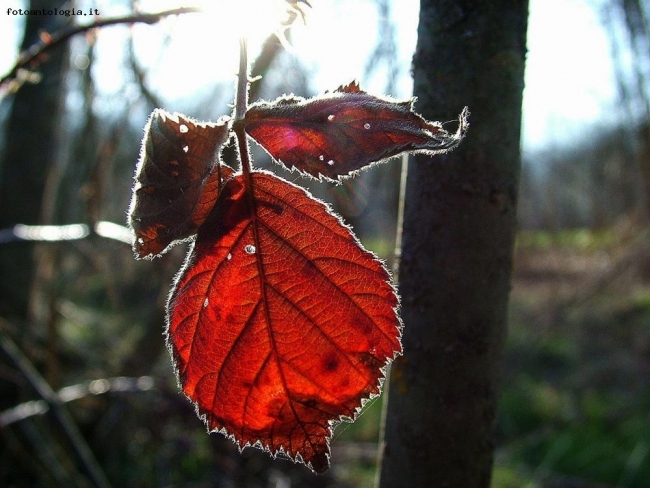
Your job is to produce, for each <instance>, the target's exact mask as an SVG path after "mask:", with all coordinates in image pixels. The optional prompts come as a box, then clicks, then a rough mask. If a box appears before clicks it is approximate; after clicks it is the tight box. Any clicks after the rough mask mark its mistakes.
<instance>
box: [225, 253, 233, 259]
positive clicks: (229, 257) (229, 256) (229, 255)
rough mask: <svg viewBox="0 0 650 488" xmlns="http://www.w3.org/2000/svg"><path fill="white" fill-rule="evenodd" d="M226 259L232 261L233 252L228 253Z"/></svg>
mask: <svg viewBox="0 0 650 488" xmlns="http://www.w3.org/2000/svg"><path fill="white" fill-rule="evenodd" d="M226 259H227V260H228V261H230V260H231V259H232V254H230V253H228V255H227V256H226Z"/></svg>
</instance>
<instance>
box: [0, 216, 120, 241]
mask: <svg viewBox="0 0 650 488" xmlns="http://www.w3.org/2000/svg"><path fill="white" fill-rule="evenodd" d="M92 233H95V234H96V235H98V236H100V237H104V238H106V239H113V240H115V241H118V242H123V243H125V244H131V231H130V230H129V229H127V228H126V227H124V226H123V225H119V224H114V223H113V222H107V221H104V220H100V221H99V222H97V223H96V224H95V225H94V227H93V229H92V230H91V229H90V226H88V225H86V224H68V225H24V224H16V225H14V226H13V227H12V228H11V229H2V230H0V244H7V243H9V242H24V241H31V242H62V241H76V240H78V239H85V238H86V237H88V236H89V235H91V234H92Z"/></svg>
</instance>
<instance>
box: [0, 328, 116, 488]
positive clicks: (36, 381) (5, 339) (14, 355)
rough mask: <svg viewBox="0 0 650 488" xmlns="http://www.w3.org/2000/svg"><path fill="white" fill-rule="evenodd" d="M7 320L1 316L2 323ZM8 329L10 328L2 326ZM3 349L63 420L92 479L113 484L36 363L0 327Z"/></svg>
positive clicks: (71, 443) (57, 419) (103, 485)
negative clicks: (35, 365)
mask: <svg viewBox="0 0 650 488" xmlns="http://www.w3.org/2000/svg"><path fill="white" fill-rule="evenodd" d="M1 322H4V321H3V320H2V319H0V323H1ZM2 329H7V327H4V326H3V327H2ZM0 348H2V350H3V351H4V352H5V354H7V356H9V357H10V358H11V360H12V361H13V362H14V363H15V364H16V366H17V367H18V369H20V371H21V372H22V373H23V375H24V376H25V378H26V379H27V380H28V381H29V383H30V384H31V385H32V387H33V388H34V390H35V391H36V392H37V393H38V394H39V395H40V396H41V398H42V399H43V400H45V401H46V402H47V404H48V406H49V408H50V410H51V411H52V413H53V414H54V418H55V419H56V421H57V422H58V423H59V425H60V427H61V429H62V430H63V432H64V434H65V435H66V437H67V439H68V441H69V442H70V445H71V446H72V449H74V452H75V454H76V456H77V458H78V459H79V462H80V463H81V465H82V466H83V468H84V470H85V471H86V473H87V474H88V476H90V478H91V479H92V482H93V483H94V484H95V485H96V486H99V487H109V486H110V483H109V482H108V479H107V478H106V475H105V474H104V472H103V471H102V468H101V466H100V465H99V463H98V462H97V459H95V456H94V454H93V452H92V450H91V449H90V447H89V446H88V444H87V443H86V441H85V440H84V438H83V436H82V435H81V432H80V431H79V428H78V427H77V424H75V422H74V420H73V419H72V417H71V416H70V413H69V412H68V411H67V410H66V408H65V406H64V404H63V403H62V402H61V400H59V397H58V396H57V394H56V392H54V390H52V388H51V387H50V385H49V384H48V383H47V382H46V381H45V379H43V377H42V376H41V374H40V373H39V372H38V370H37V369H36V367H34V365H33V364H32V362H31V361H30V360H29V359H28V358H27V357H26V356H25V355H24V354H23V353H22V351H21V350H20V348H19V347H18V346H17V345H16V343H14V341H12V340H11V339H10V338H9V336H8V335H7V334H6V333H4V332H2V331H1V330H0Z"/></svg>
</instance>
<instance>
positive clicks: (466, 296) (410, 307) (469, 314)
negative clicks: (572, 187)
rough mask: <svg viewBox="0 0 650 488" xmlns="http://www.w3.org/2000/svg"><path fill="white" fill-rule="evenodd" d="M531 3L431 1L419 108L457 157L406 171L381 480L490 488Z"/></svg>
mask: <svg viewBox="0 0 650 488" xmlns="http://www.w3.org/2000/svg"><path fill="white" fill-rule="evenodd" d="M527 12H528V1H527V0H421V12H420V23H419V28H418V44H417V51H416V54H415V56H414V59H413V76H414V93H415V95H416V96H417V97H418V102H417V104H416V108H417V109H418V111H420V112H421V113H422V114H423V115H424V116H425V117H426V118H428V119H434V120H453V119H455V118H456V117H457V114H458V113H459V112H460V110H461V109H462V108H463V106H464V105H468V106H469V108H470V112H471V116H470V130H469V133H468V136H467V138H466V139H465V141H464V142H463V143H462V144H461V146H460V148H458V149H457V150H456V151H455V152H453V153H450V154H447V155H444V156H436V157H434V158H429V157H425V156H418V157H415V158H412V159H411V161H410V163H409V165H408V173H407V179H406V189H405V207H404V217H403V227H402V229H403V231H402V244H401V258H400V264H399V273H398V279H399V290H400V294H401V296H402V317H403V320H404V334H403V344H404V355H403V356H402V357H401V358H399V359H398V360H397V361H395V363H394V364H393V366H392V370H391V375H390V384H389V388H388V391H389V398H388V405H387V410H386V412H385V427H384V430H385V432H384V444H383V446H382V447H383V453H382V460H381V466H380V479H379V486H381V487H385V488H388V487H390V488H399V487H425V486H426V487H465V488H473V487H488V486H489V484H490V473H491V468H492V456H493V424H494V419H495V411H496V405H497V393H498V386H499V376H500V370H501V367H502V359H501V358H502V349H503V343H504V339H505V336H506V312H507V302H508V294H509V290H510V274H511V259H512V248H513V241H514V233H515V218H516V216H515V208H516V198H517V182H518V175H519V166H520V150H519V139H520V120H521V98H522V89H523V74H524V59H525V36H526V27H527Z"/></svg>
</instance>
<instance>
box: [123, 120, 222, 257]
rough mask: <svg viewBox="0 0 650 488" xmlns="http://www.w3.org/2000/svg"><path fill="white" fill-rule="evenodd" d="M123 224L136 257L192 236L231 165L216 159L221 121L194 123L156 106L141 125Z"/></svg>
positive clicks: (211, 205) (161, 251)
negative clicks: (146, 120) (130, 191)
mask: <svg viewBox="0 0 650 488" xmlns="http://www.w3.org/2000/svg"><path fill="white" fill-rule="evenodd" d="M144 130H145V134H144V139H143V140H142V148H141V150H140V161H139V162H138V166H137V168H136V174H135V187H134V189H133V198H132V200H131V206H130V208H129V217H128V223H129V226H130V227H131V229H132V230H133V235H134V236H133V250H134V251H135V253H136V256H137V257H139V258H152V257H154V256H157V255H160V254H162V253H164V252H165V251H166V250H167V249H168V248H169V247H171V246H172V245H173V244H174V243H175V242H177V241H180V240H183V239H187V238H188V237H190V236H193V235H194V234H196V231H197V229H198V228H199V226H200V225H201V224H202V223H203V221H204V220H205V218H206V217H207V215H208V214H209V212H210V210H211V209H212V207H213V206H214V202H215V201H216V199H217V196H218V195H219V191H220V189H221V186H222V183H223V181H224V180H225V179H226V178H228V177H230V176H231V175H232V174H233V172H234V171H233V169H232V168H230V167H229V166H227V165H225V164H223V163H221V162H220V159H219V158H220V150H221V146H222V144H223V143H224V142H225V141H226V139H227V138H228V134H229V130H230V128H229V126H228V124H227V123H226V122H225V121H220V122H217V123H216V124H214V123H208V122H197V121H195V120H191V119H189V118H187V117H185V116H183V115H180V114H176V113H175V114H170V113H168V112H165V111H164V110H161V109H156V110H154V111H153V113H152V114H151V116H150V117H149V121H148V122H147V125H146V126H145V129H144Z"/></svg>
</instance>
